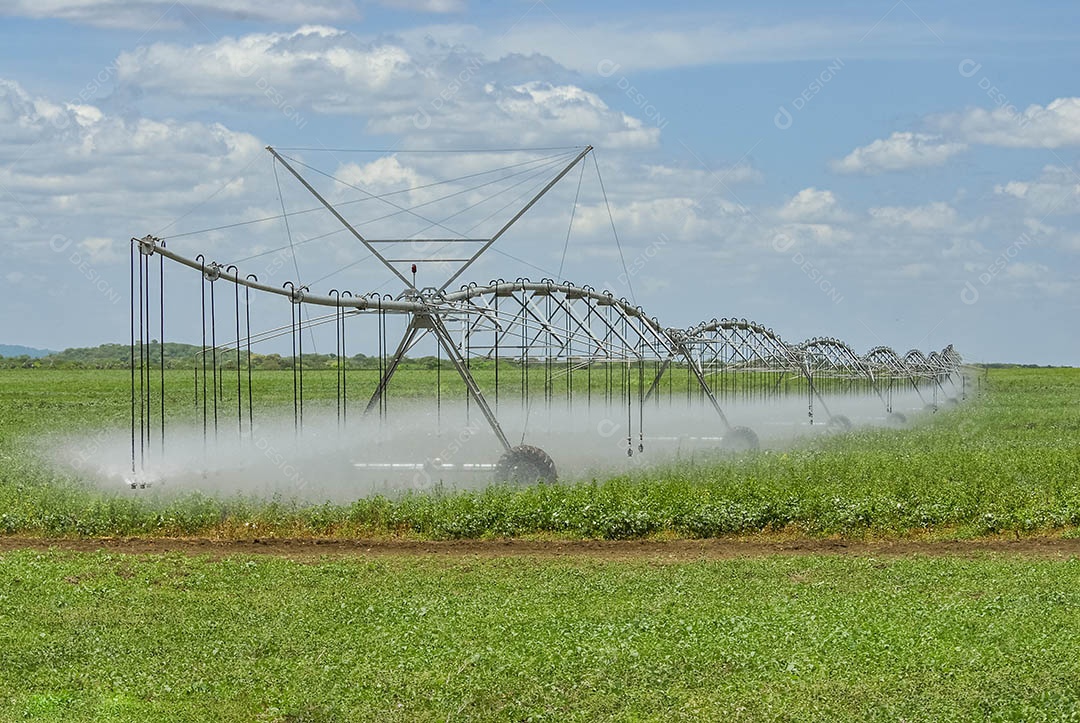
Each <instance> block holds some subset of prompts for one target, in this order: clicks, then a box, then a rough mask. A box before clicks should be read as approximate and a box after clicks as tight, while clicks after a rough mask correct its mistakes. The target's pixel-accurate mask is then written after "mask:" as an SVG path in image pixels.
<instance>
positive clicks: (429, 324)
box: [364, 312, 511, 452]
mask: <svg viewBox="0 0 1080 723" xmlns="http://www.w3.org/2000/svg"><path fill="white" fill-rule="evenodd" d="M428 333H431V334H434V335H435V338H436V340H437V341H438V342H439V346H441V347H442V348H443V351H445V352H446V355H447V357H448V358H449V359H450V363H451V364H453V365H454V369H455V370H457V373H458V375H459V376H460V377H461V380H462V381H463V382H465V389H466V391H467V392H468V394H469V396H470V397H471V398H472V400H473V401H474V402H475V403H476V406H477V407H478V408H479V409H480V413H481V414H483V415H484V419H486V420H487V423H488V425H490V427H491V431H492V432H494V433H495V437H496V438H497V439H498V440H499V443H500V444H501V445H502V446H503V449H504V450H506V451H508V452H509V451H510V449H511V444H510V440H509V439H508V438H507V436H506V433H505V432H504V431H503V429H502V426H501V425H500V424H499V420H498V419H497V418H496V417H495V412H494V411H492V409H491V406H490V405H489V404H488V402H487V399H486V398H485V397H484V393H483V391H481V389H480V385H479V384H477V383H476V379H475V377H473V375H472V372H471V371H470V370H469V366H468V364H466V362H465V358H464V357H463V356H462V355H461V351H460V350H459V349H458V348H457V345H456V344H454V338H453V337H452V336H451V335H450V331H449V330H448V329H447V328H446V324H445V323H444V322H443V320H442V318H441V317H440V316H439V315H438V313H435V312H432V313H430V314H420V313H418V314H413V315H412V317H411V318H410V319H409V326H408V328H406V329H405V334H404V336H402V338H401V343H400V344H398V347H397V351H395V352H394V357H393V359H391V360H390V365H389V366H388V367H387V368H386V371H384V372H383V376H382V378H381V379H380V380H379V385H378V386H377V387H376V388H375V391H374V393H373V394H372V395H371V399H370V400H369V401H368V405H367V409H366V410H365V411H364V413H365V414H370V413H371V411H372V410H373V409H375V407H376V405H378V404H379V402H380V400H381V399H382V397H383V395H385V394H386V388H387V387H388V386H389V385H390V379H391V378H393V376H394V372H396V371H397V368H398V366H399V365H400V364H401V361H402V359H404V358H405V354H406V353H408V351H409V349H411V348H412V347H413V346H414V345H415V344H416V343H417V342H418V341H420V339H422V338H423V337H424V336H425V335H427V334H428Z"/></svg>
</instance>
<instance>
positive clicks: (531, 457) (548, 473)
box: [495, 444, 558, 484]
mask: <svg viewBox="0 0 1080 723" xmlns="http://www.w3.org/2000/svg"><path fill="white" fill-rule="evenodd" d="M556 479H558V475H557V474H556V472H555V462H554V461H553V460H552V459H551V457H550V456H548V453H547V452H545V451H544V450H542V449H540V448H539V447H533V446H532V445H530V444H523V445H521V446H519V447H512V448H510V450H509V451H507V452H506V453H505V454H503V456H502V457H500V458H499V462H498V463H497V464H496V465H495V481H496V482H511V483H513V484H534V483H536V482H540V483H546V484H551V483H552V482H554V481H555V480H556Z"/></svg>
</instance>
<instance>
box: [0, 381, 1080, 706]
mask: <svg viewBox="0 0 1080 723" xmlns="http://www.w3.org/2000/svg"><path fill="white" fill-rule="evenodd" d="M408 371H409V374H408V375H405V376H403V377H402V379H401V380H399V383H400V385H401V386H400V389H399V392H398V393H399V395H401V396H405V395H408V394H415V395H423V394H424V392H425V389H431V388H432V387H431V386H430V384H431V379H430V374H427V373H425V372H424V371H422V370H408ZM169 374H176V375H177V378H176V381H177V382H178V383H177V384H175V385H173V386H174V387H175V388H177V389H178V390H179V389H181V384H180V383H179V382H180V381H181V380H186V379H187V377H186V373H183V372H180V371H175V372H174V371H170V372H169ZM412 375H415V377H413V376H412ZM311 383H312V384H313V385H315V386H313V388H318V386H319V385H323V386H324V387H325V388H326V389H329V388H330V386H331V385H332V384H333V383H334V377H333V374H332V372H331V373H329V374H327V375H326V376H318V374H316V373H312V382H311ZM127 384H128V377H127V374H126V373H125V372H122V371H54V370H43V369H36V370H7V371H3V372H0V410H2V416H0V532H2V533H3V534H4V535H6V536H7V539H6V540H5V541H4V545H5V547H4V548H2V549H3V550H5V551H3V552H0V721H8V720H11V721H15V720H40V721H145V720H175V721H199V720H206V721H211V720H213V721H267V722H273V723H297V722H299V721H311V722H321V721H374V720H378V721H383V720H386V721H395V720H398V721H436V720H438V721H444V720H451V721H456V720H485V721H486V720H508V721H545V720H548V721H563V720H581V721H592V720H615V721H631V720H658V721H659V720H687V721H690V720H695V721H696V720H746V721H757V720H852V721H855V720H859V721H861V720H935V721H936V720H994V721H997V720H1000V721H1012V720H1016V721H1021V720H1022V721H1038V720H1044V721H1059V720H1078V719H1080V683H1078V681H1080V663H1078V657H1077V656H1076V650H1077V648H1078V647H1080V592H1078V591H1080V560H1077V559H1076V558H1075V557H1071V556H1065V555H1060V556H1058V557H1054V556H1053V554H1052V550H1051V554H1050V555H1049V556H1047V555H1045V554H1040V555H1037V556H1035V557H1030V556H1025V555H1024V554H1022V553H1023V552H1024V548H1022V547H1020V548H1017V549H1018V552H1015V553H1010V552H1000V550H1001V549H1002V547H1001V546H998V547H997V548H993V549H997V550H999V552H993V551H984V552H980V551H979V548H978V547H977V546H976V547H971V548H962V549H961V550H960V554H959V555H958V554H956V553H955V552H953V553H950V552H949V551H948V549H949V548H947V549H945V550H944V551H943V552H942V553H939V552H937V551H936V548H935V544H936V543H935V542H933V541H934V540H944V539H950V538H951V539H956V538H968V537H978V536H991V537H993V539H995V540H1000V539H1001V538H1002V536H1007V537H1008V538H1009V539H1013V538H1016V537H1021V538H1026V537H1036V538H1044V539H1045V538H1049V537H1075V536H1076V532H1077V529H1078V523H1080V454H1078V453H1080V370H1072V369H1054V370H1045V369H1040V370H1028V369H1024V370H1020V369H1000V370H999V369H992V370H990V372H989V374H988V376H987V377H986V378H985V379H984V380H983V382H982V385H981V386H982V391H981V393H980V394H979V395H978V397H977V398H975V399H973V400H971V401H970V402H969V403H967V404H965V405H963V406H961V407H959V408H955V409H949V410H942V411H940V412H938V413H937V414H926V415H922V416H921V417H920V418H919V419H918V420H917V421H915V422H914V423H913V424H912V426H911V427H910V428H907V429H863V430H858V431H855V432H854V433H851V434H848V435H844V436H827V437H817V438H814V439H809V440H806V441H803V442H801V443H799V444H798V445H797V446H795V447H794V448H791V449H787V450H786V451H783V452H765V453H761V454H756V455H748V456H737V457H730V458H727V459H716V460H715V461H711V462H709V463H707V464H699V465H697V466H690V465H679V466H674V467H671V468H668V469H658V470H652V471H649V472H644V473H640V474H636V475H632V476H621V477H616V478H612V479H595V480H576V481H575V480H570V481H567V482H564V483H559V484H556V485H549V486H536V487H524V488H515V487H509V486H495V487H492V488H489V489H486V490H483V491H476V492H454V491H447V490H438V491H435V492H431V493H410V494H403V495H398V496H393V497H388V496H381V497H378V496H377V497H372V498H367V499H360V500H357V501H355V502H352V503H349V504H337V505H335V504H311V503H301V502H298V501H295V500H289V499H284V498H282V499H272V500H265V499H254V498H241V497H236V496H229V495H226V496H223V497H207V496H202V495H189V496H185V497H179V498H168V497H164V496H158V495H157V494H156V493H153V491H152V490H148V492H151V494H146V495H142V494H139V495H130V494H111V493H106V492H103V491H101V490H99V489H98V488H96V487H94V486H92V485H91V484H89V483H88V482H87V480H84V479H81V478H80V477H79V476H78V475H77V474H72V473H71V472H70V471H69V472H62V471H58V469H54V468H53V467H52V466H51V465H50V464H49V463H48V461H47V460H46V459H45V458H44V456H43V455H42V450H43V449H46V448H47V447H48V444H47V443H48V441H49V440H51V439H54V438H56V435H66V434H70V433H73V432H78V433H93V432H96V431H98V430H102V429H106V430H113V429H121V430H122V429H124V428H126V425H127V422H128V416H127V415H128V413H129V412H128V406H127V404H128V397H127V392H128V388H127ZM256 384H257V385H259V389H260V390H261V391H262V393H263V394H265V395H267V396H271V397H273V398H277V399H279V400H280V401H281V403H282V404H283V405H286V404H288V403H290V402H291V397H290V396H289V394H290V392H291V374H290V373H288V372H270V371H262V372H259V374H258V378H257V380H256ZM361 389H362V383H361V382H360V381H359V380H358V381H357V391H358V393H359V392H360V390H361ZM187 394H190V391H188V392H187V393H180V392H178V393H177V396H176V398H171V397H170V398H169V399H167V402H168V403H169V404H170V405H174V406H175V408H176V410H177V411H178V413H184V412H183V410H185V409H186V410H187V413H191V406H190V405H191V400H190V399H189V398H188V397H187ZM358 398H359V397H358ZM117 535H120V536H122V535H139V536H145V537H149V538H163V537H168V536H208V537H216V538H246V539H251V538H253V537H263V538H266V537H274V536H276V537H341V538H355V537H368V538H384V539H386V540H395V539H399V538H414V539H442V538H480V539H481V541H482V540H484V539H487V538H498V537H504V536H515V537H528V538H533V539H536V540H539V541H540V542H539V543H538V544H540V545H548V544H552V543H549V542H546V541H547V540H553V539H555V538H563V539H578V538H612V539H624V538H659V539H661V540H670V539H672V538H677V537H687V538H693V537H710V536H718V535H720V536H723V535H744V536H752V537H753V538H755V539H758V538H764V539H772V538H775V539H782V540H791V539H798V538H800V537H810V538H813V537H832V538H833V539H853V538H858V539H868V538H869V539H877V538H893V539H898V538H916V539H918V540H930V542H919V543H917V544H919V545H921V547H918V548H916V549H917V552H916V554H914V555H910V556H898V555H897V554H895V553H891V552H889V550H888V548H875V547H874V546H873V545H871V546H870V547H869V548H860V551H857V554H847V555H821V554H815V555H790V556H788V555H778V556H777V555H772V556H765V557H760V556H754V557H739V556H738V555H739V553H738V552H736V553H735V555H736V556H735V557H733V558H712V557H709V556H707V555H706V556H700V557H694V556H693V555H684V556H682V557H679V558H677V559H671V558H668V557H665V556H664V554H663V552H662V549H663V548H660V551H657V549H656V548H650V549H651V550H652V551H651V552H648V551H646V552H644V553H643V552H640V551H638V552H635V548H634V547H633V543H618V544H620V545H629V547H623V548H619V549H623V550H625V551H626V552H625V553H620V554H599V555H597V554H589V553H588V551H587V550H586V551H583V552H577V553H575V552H570V553H568V554H566V555H564V556H561V557H558V556H543V555H538V554H535V553H530V552H528V551H526V552H524V553H516V554H512V555H510V556H507V557H502V556H499V555H496V554H489V552H487V551H485V550H488V549H492V550H493V549H495V548H486V547H484V546H483V545H481V546H479V547H474V548H462V549H461V550H459V551H457V552H454V551H453V550H454V548H449V552H450V554H445V555H443V554H436V555H427V554H424V553H423V551H419V552H418V551H415V550H414V551H412V552H408V551H407V550H406V549H405V548H402V549H401V551H395V549H396V548H391V549H390V550H389V552H386V551H384V552H383V553H381V554H378V555H368V554H366V553H365V552H364V547H363V546H361V547H359V548H355V552H350V553H348V554H344V555H342V554H340V553H334V554H333V555H329V556H327V555H324V556H321V557H316V556H315V555H314V554H311V553H310V552H309V553H307V554H304V555H298V554H290V553H289V552H287V548H286V549H280V550H278V551H277V552H276V553H275V554H269V555H250V554H237V553H236V552H235V550H232V549H231V548H229V547H225V548H223V549H224V553H223V554H224V556H223V557H220V558H218V557H209V556H193V555H191V554H185V553H182V552H153V553H150V554H126V553H117V552H109V551H105V550H102V551H96V552H94V551H74V550H70V549H66V548H70V547H71V546H72V545H74V544H75V543H74V542H72V541H71V540H70V539H65V538H94V537H100V536H117ZM31 538H34V539H31ZM42 538H44V539H42ZM79 544H81V545H82V546H83V548H84V549H85V548H89V549H90V550H92V549H94V547H95V546H97V545H99V544H101V543H97V542H92V541H91V542H82V543H79ZM154 544H162V543H154ZM434 544H436V545H437V544H438V543H434ZM470 544H472V543H470ZM494 544H498V543H494ZM661 544H671V543H661ZM875 544H876V543H875ZM913 544H914V543H913ZM1017 544H1019V543H1017ZM30 545H34V546H37V548H38V549H20V548H21V547H25V546H30ZM43 545H44V546H48V545H56V548H55V549H51V550H46V551H42V550H41V549H40V548H41V546H43ZM162 549H165V548H162ZM196 549H198V548H196ZM316 549H318V548H316ZM436 549H438V548H437V547H436ZM875 549H877V550H878V551H879V552H880V554H879V552H875ZM1062 549H1063V550H1072V549H1075V548H1074V547H1067V548H1065V547H1063V548H1062ZM1029 552H1030V551H1029ZM1070 554H1071V553H1070ZM290 557H291V558H293V559H290Z"/></svg>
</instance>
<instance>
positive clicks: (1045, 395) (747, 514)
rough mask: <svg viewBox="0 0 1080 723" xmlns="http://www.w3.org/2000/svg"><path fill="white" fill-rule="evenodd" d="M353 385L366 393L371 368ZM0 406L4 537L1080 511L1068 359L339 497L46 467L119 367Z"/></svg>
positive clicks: (114, 392)
mask: <svg viewBox="0 0 1080 723" xmlns="http://www.w3.org/2000/svg"><path fill="white" fill-rule="evenodd" d="M168 373H169V374H170V375H175V377H176V378H175V379H174V380H173V383H171V384H170V385H169V388H170V389H175V390H177V391H176V392H175V395H176V396H175V398H174V397H173V396H172V394H170V396H169V398H168V399H167V402H168V403H169V404H170V405H171V406H173V407H175V408H176V409H177V410H183V412H182V413H186V414H188V415H192V416H193V414H194V413H193V412H192V405H191V399H190V394H191V387H190V379H189V378H188V376H187V375H188V374H190V372H181V371H170V372H168ZM369 376H370V378H369V379H366V383H367V384H368V386H370V385H371V384H373V383H374V379H375V376H374V372H372V373H371V374H370V375H369ZM307 377H308V378H309V379H310V381H309V382H307V383H309V384H310V385H311V388H312V389H313V390H317V389H319V388H325V389H331V388H332V387H333V385H334V380H335V377H334V374H333V373H332V372H321V373H314V372H312V373H310V374H308V375H307ZM185 382H186V383H187V387H184V383H185ZM351 383H352V385H353V387H352V388H355V390H356V393H357V398H358V399H360V398H362V396H361V395H362V391H363V390H364V389H365V379H364V378H362V377H359V378H356V379H354V380H353V381H352V382H351ZM432 385H433V381H432V374H431V372H430V371H424V370H407V371H406V372H403V374H402V377H401V378H400V379H397V380H396V386H395V390H396V391H395V394H397V395H399V396H408V395H414V396H416V395H422V394H423V393H425V391H429V390H430V389H432V388H433V386H432ZM255 386H256V387H257V388H258V389H259V392H260V394H261V395H263V396H264V397H270V398H273V399H278V400H279V401H280V402H281V404H282V405H283V406H284V405H290V408H291V391H292V375H291V373H290V372H268V371H263V372H259V373H257V374H256V381H255ZM313 393H314V392H313ZM0 410H2V416H0V533H3V534H8V535H11V534H22V535H39V536H40V535H45V536H48V535H61V536H72V535H76V536H77V535H87V536H100V535H220V536H253V535H256V536H258V535H261V536H280V537H287V536H293V537H295V536H339V537H357V536H367V537H372V536H376V537H378V536H412V537H427V538H470V537H480V538H482V537H493V536H515V537H522V536H539V537H551V536H555V537H569V538H581V537H584V538H608V539H621V538H639V537H648V536H668V537H670V536H677V537H711V536H716V535H728V534H745V533H760V532H776V533H780V532H782V533H785V534H790V533H794V534H808V535H829V534H844V535H870V536H907V535H917V536H937V537H941V536H945V537H949V536H952V537H970V536H976V535H985V534H994V533H1003V532H1005V533H1015V534H1031V533H1051V532H1052V533H1055V534H1066V535H1072V534H1074V533H1075V530H1076V529H1077V525H1078V523H1080V370H1078V369H992V370H990V371H989V374H988V376H987V377H986V379H985V380H984V381H983V382H982V393H981V394H979V395H978V396H977V397H976V398H974V399H973V400H971V401H970V402H969V403H967V404H965V405H963V406H961V407H959V408H956V409H950V410H942V411H940V412H938V413H937V414H924V415H921V416H920V418H919V419H918V420H916V421H915V422H914V423H913V424H912V426H911V427H910V428H908V429H902V430H895V429H881V428H867V429H861V430H857V431H855V432H853V433H851V434H847V435H843V436H829V437H820V438H816V439H812V440H808V441H806V442H804V443H801V444H800V445H798V446H796V447H795V448H793V449H788V450H786V451H783V452H765V453H761V454H756V455H749V456H742V457H734V458H728V459H719V460H716V461H713V462H710V463H708V464H698V465H689V464H681V465H673V466H671V467H668V468H663V469H654V470H651V471H647V472H640V473H635V474H633V475H629V476H627V475H623V476H617V477H613V478H610V479H607V478H605V479H586V480H568V481H566V482H565V483H560V484H556V485H550V486H534V487H523V488H521V487H510V486H506V485H498V486H493V487H490V488H487V489H484V490H482V491H453V490H436V491H433V492H428V493H410V494H401V495H395V496H373V497H368V498H364V499H358V500H356V501H355V502H352V503H349V504H321V503H319V504H313V503H301V502H299V501H296V500H293V499H289V498H278V499H272V500H260V499H251V498H244V497H239V496H234V495H224V496H221V497H207V496H203V495H197V494H193V495H188V496H184V497H179V498H177V497H164V496H159V495H157V494H155V493H152V492H151V493H149V494H145V495H136V496H133V495H130V494H123V493H115V494H113V493H106V492H102V491H100V490H98V489H97V488H95V487H94V486H92V485H90V484H88V482H87V481H86V480H84V479H80V478H79V475H78V474H75V473H72V472H71V471H70V470H69V471H67V472H63V471H61V470H59V469H55V468H53V467H51V466H50V465H49V464H48V463H47V462H46V461H45V460H43V459H42V456H41V450H42V449H43V448H44V447H47V441H48V440H49V439H50V437H51V435H56V434H60V433H67V432H72V431H74V430H80V431H83V432H87V433H92V432H94V431H96V430H100V429H121V430H122V429H126V426H127V424H128V415H129V408H128V375H127V373H126V372H123V371H52V370H45V369H37V370H5V371H0Z"/></svg>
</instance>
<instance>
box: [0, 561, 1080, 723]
mask: <svg viewBox="0 0 1080 723" xmlns="http://www.w3.org/2000/svg"><path fill="white" fill-rule="evenodd" d="M1078 610H1080V562H1078V561H1077V560H1075V559H1074V560H1069V561H1064V560H1058V561H1053V560H1042V561H1038V560H1036V561H1032V560H1025V559H1017V558H1009V557H1005V558H986V557H983V558H979V559H958V558H921V559H919V558H915V559H894V558H884V559H874V558H837V557H809V558H808V557H785V556H778V557H772V558H764V559H736V560H727V561H708V562H691V563H682V564H671V563H662V562H660V563H658V562H657V561H649V560H642V561H638V562H612V561H607V562H605V561H600V560H589V559H582V558H569V559H567V558H564V559H555V560H537V559H535V558H508V559H499V558H489V559H476V558H472V557H461V558H450V559H445V558H436V557H420V558H411V559H410V558H402V557H383V558H373V559H372V558H369V559H363V558H352V559H341V558H323V559H322V560H321V561H320V562H319V564H314V565H313V564H306V563H304V562H294V561H290V560H287V559H281V558H272V557H258V556H238V557H232V558H227V559H224V560H219V561H214V560H210V559H206V558H201V559H199V558H191V557H185V556H183V555H177V554H170V555H145V556H128V555H117V554H108V553H104V552H99V553H63V552H48V553H38V552H33V551H21V552H14V553H7V554H3V555H0V720H4V721H7V720H26V719H29V720H40V721H73V720H87V721H90V720H93V721H113V720H130V721H145V720H172V721H199V720H207V721H209V720H213V721H281V722H285V721H353V720H355V721H367V720H380V721H381V720H387V721H444V720H455V721H467V720H477V721H480V720H483V721H487V720H507V721H594V720H620V721H622V720H625V721H630V720H676V721H677V720H685V721H698V720H732V721H758V720H852V721H863V720H890V721H891V720H943V721H954V720H980V721H981V720H1046V721H1049V720H1055V721H1058V720H1076V719H1077V717H1078V716H1080V657H1078V656H1077V655H1076V650H1077V649H1078V647H1080V628H1078V627H1077V625H1076V615H1077V611H1078Z"/></svg>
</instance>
